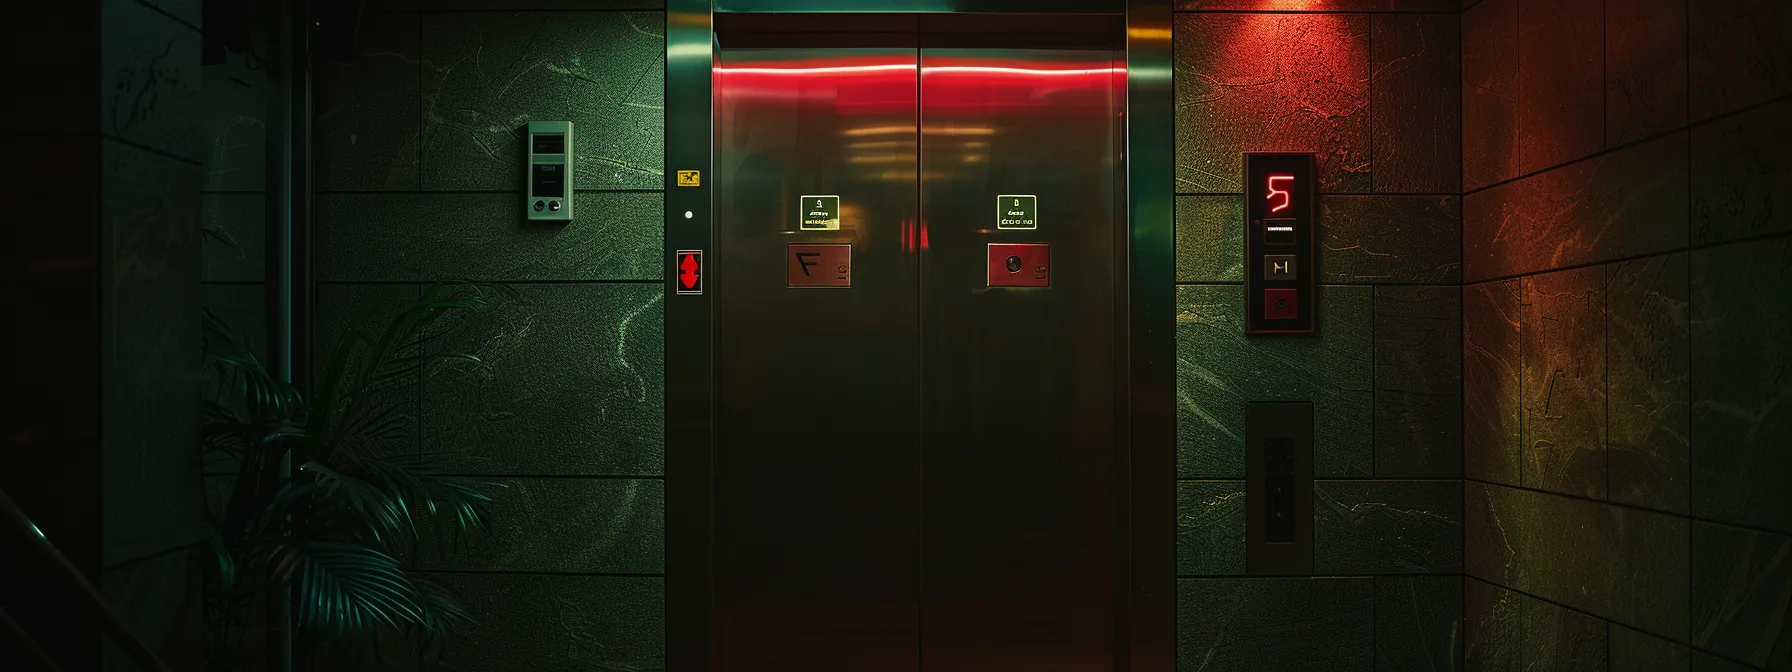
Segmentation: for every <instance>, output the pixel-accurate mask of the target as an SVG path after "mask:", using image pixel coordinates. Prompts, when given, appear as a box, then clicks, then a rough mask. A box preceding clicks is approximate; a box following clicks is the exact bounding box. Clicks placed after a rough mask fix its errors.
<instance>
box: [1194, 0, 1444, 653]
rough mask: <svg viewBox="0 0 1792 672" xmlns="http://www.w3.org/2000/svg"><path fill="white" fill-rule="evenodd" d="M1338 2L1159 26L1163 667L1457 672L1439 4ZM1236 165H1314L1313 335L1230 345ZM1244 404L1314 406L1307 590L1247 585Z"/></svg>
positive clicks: (1238, 325)
mask: <svg viewBox="0 0 1792 672" xmlns="http://www.w3.org/2000/svg"><path fill="white" fill-rule="evenodd" d="M1339 4H1340V5H1341V6H1339V7H1330V6H1328V7H1327V8H1326V9H1327V10H1328V11H1325V12H1311V13H1309V12H1301V11H1257V10H1263V9H1265V8H1264V7H1263V6H1262V4H1261V3H1250V2H1228V1H1226V0H1211V1H1209V0H1198V1H1197V0H1191V1H1188V2H1183V3H1180V4H1179V9H1180V10H1181V11H1179V13H1178V14H1177V15H1176V17H1175V35H1174V38H1175V39H1174V46H1173V51H1174V65H1175V91H1176V93H1175V95H1176V99H1177V105H1176V109H1177V116H1176V122H1175V123H1176V138H1177V146H1176V157H1177V158H1176V170H1177V173H1176V190H1177V192H1178V194H1177V196H1176V222H1175V224H1176V236H1175V238H1176V282H1177V285H1178V286H1177V288H1176V332H1175V334H1176V349H1177V353H1176V358H1177V362H1176V378H1177V388H1176V392H1177V416H1176V417H1177V477H1178V479H1179V483H1178V487H1177V495H1178V496H1177V508H1178V520H1177V528H1176V535H1177V536H1176V539H1177V544H1176V546H1177V574H1178V576H1179V577H1180V578H1179V579H1178V582H1179V585H1180V593H1179V595H1180V599H1179V609H1178V616H1177V626H1176V627H1177V632H1178V637H1179V639H1178V646H1177V668H1178V669H1181V670H1239V669H1264V670H1268V669H1275V670H1306V669H1311V670H1369V669H1379V670H1455V669H1459V668H1460V667H1461V658H1462V641H1463V639H1462V630H1463V625H1462V608H1461V604H1462V600H1463V598H1462V578H1461V574H1462V562H1463V557H1462V533H1463V529H1462V525H1463V517H1462V516H1463V510H1462V485H1461V483H1462V482H1461V477H1462V469H1463V464H1462V457H1463V452H1462V444H1461V438H1462V425H1463V420H1462V395H1461V388H1462V374H1463V364H1462V362H1463V354H1462V338H1461V335H1460V334H1461V325H1462V315H1463V311H1462V293H1461V282H1462V271H1463V269H1462V253H1461V240H1462V237H1461V230H1462V227H1461V225H1462V218H1461V208H1462V201H1461V198H1460V196H1459V191H1460V187H1459V186H1458V184H1457V177H1456V176H1457V175H1458V172H1459V166H1460V161H1459V160H1458V158H1457V152H1456V145H1457V142H1456V138H1457V136H1458V135H1459V131H1458V129H1457V114H1456V111H1457V107H1456V105H1455V99H1456V94H1455V91H1456V87H1457V86H1458V83H1459V77H1458V75H1457V73H1458V69H1459V56H1458V48H1457V34H1458V30H1457V20H1458V11H1457V10H1458V7H1457V5H1456V3H1455V2H1432V3H1423V2H1421V3H1408V2H1377V1H1374V0H1361V1H1358V2H1349V3H1339ZM1276 9H1278V10H1279V9H1280V8H1276ZM1385 10H1400V11H1399V13H1393V12H1388V11H1385ZM1247 151H1307V152H1314V153H1315V156H1316V158H1317V160H1318V164H1319V170H1318V176H1319V195H1318V203H1317V205H1318V210H1319V216H1318V229H1317V231H1318V234H1319V236H1318V248H1319V249H1318V255H1319V256H1318V260H1317V261H1318V266H1317V271H1318V282H1319V291H1318V296H1317V297H1316V305H1317V306H1318V311H1319V313H1318V326H1317V330H1316V333H1314V334H1312V335H1310V336H1295V337H1247V336H1245V335H1244V328H1243V327H1244V325H1243V311H1244V301H1245V293H1244V288H1243V286H1242V282H1243V279H1244V276H1243V274H1244V273H1245V271H1246V269H1244V268H1243V267H1242V259H1243V247H1244V245H1243V231H1244V221H1243V220H1244V196H1243V194H1242V193H1241V189H1242V185H1241V184H1240V176H1239V174H1240V170H1241V165H1242V161H1243V157H1242V153H1243V152H1247ZM1251 401H1310V402H1312V403H1313V404H1314V425H1315V426H1314V432H1315V443H1314V463H1315V464H1314V467H1315V478H1316V479H1317V480H1316V482H1315V484H1314V491H1315V492H1314V495H1315V496H1314V505H1313V508H1314V515H1313V521H1312V524H1313V525H1314V540H1313V544H1314V550H1313V553H1314V559H1313V569H1314V573H1315V575H1316V577H1315V578H1265V577H1251V576H1247V575H1246V567H1245V501H1246V495H1245V484H1244V481H1242V480H1238V479H1242V478H1243V477H1244V475H1245V445H1244V410H1245V407H1246V404H1247V403H1248V402H1251Z"/></svg>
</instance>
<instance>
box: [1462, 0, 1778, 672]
mask: <svg viewBox="0 0 1792 672" xmlns="http://www.w3.org/2000/svg"><path fill="white" fill-rule="evenodd" d="M1789 35H1792V6H1788V5H1787V4H1786V3H1784V2H1780V1H1778V0H1753V1H1741V0H1603V1H1600V0H1576V1H1574V2H1560V1H1559V0H1479V1H1478V2H1475V3H1473V4H1472V6H1469V7H1467V8H1466V9H1465V10H1464V11H1463V13H1462V97H1463V101H1462V120H1463V135H1462V147H1463V152H1464V154H1463V163H1462V179H1463V189H1464V197H1463V246H1462V254H1463V280H1464V283H1465V286H1464V288H1463V306H1462V311H1463V352H1464V357H1465V360H1464V363H1463V365H1464V368H1463V377H1464V381H1463V382H1464V392H1465V396H1464V399H1463V406H1464V418H1463V425H1464V433H1463V436H1464V444H1463V448H1464V451H1463V465H1464V479H1465V483H1464V489H1465V492H1464V507H1465V540H1464V571H1465V573H1466V574H1467V579H1466V586H1467V588H1466V599H1465V626H1466V633H1465V642H1466V651H1467V663H1468V668H1469V669H1474V670H1508V669H1511V670H1516V669H1551V670H1600V671H1603V670H1607V669H1611V670H1620V669H1622V670H1689V669H1690V670H1744V669H1770V670H1785V669H1792V631H1789V630H1788V626H1787V622H1788V621H1787V619H1788V616H1792V614H1789V613H1788V609H1789V603H1792V559H1789V558H1792V536H1789V535H1792V497H1789V496H1788V495H1787V490H1786V488H1785V482H1786V481H1787V480H1788V479H1792V407H1788V406H1787V405H1786V404H1785V403H1784V402H1785V400H1786V398H1787V396H1788V394H1792V374H1788V370H1789V367H1788V365H1789V364H1792V354H1788V353H1789V348H1788V346H1789V345H1792V276H1789V275H1788V273H1787V269H1788V268H1789V267H1792V236H1788V235H1787V234H1788V233H1789V232H1792V212H1789V210H1792V127H1789V126H1788V124H1787V120H1788V119H1792V101H1789V100H1788V97H1787V95H1788V93H1792V57H1789V56H1792V51H1789V49H1792V47H1789V44H1792V39H1788V38H1789Z"/></svg>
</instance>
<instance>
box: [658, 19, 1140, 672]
mask: <svg viewBox="0 0 1792 672" xmlns="http://www.w3.org/2000/svg"><path fill="white" fill-rule="evenodd" d="M1119 58H1120V57H1119V55H1118V54H1116V53H1114V52H1112V51H1107V50H1096V51H1076V50H990V49H976V50H965V49H952V50H947V49H939V50H936V49H912V48H911V49H727V48H724V49H723V50H722V51H721V53H720V55H719V56H718V64H717V68H716V74H715V92H716V103H717V109H716V120H717V126H716V143H717V144H716V163H715V166H716V168H715V170H716V178H717V181H716V190H715V198H716V201H715V213H716V214H715V243H714V244H715V250H714V251H713V252H712V254H713V258H712V262H711V264H710V268H709V269H707V270H708V277H707V278H706V279H705V281H706V282H707V283H708V284H709V287H710V288H711V291H712V292H714V295H715V303H714V306H715V308H714V310H715V315H714V318H715V338H716V341H715V342H716V353H715V356H716V357H715V362H716V370H715V371H716V372H715V376H716V379H715V395H716V398H715V404H716V405H715V408H716V411H715V412H716V417H715V428H716V443H715V446H714V451H715V452H714V456H715V457H714V459H715V475H716V476H715V478H716V480H715V488H716V490H715V507H716V509H715V524H716V529H715V539H716V544H715V549H716V550H715V553H716V555H715V557H714V559H713V566H714V567H715V568H716V581H715V589H716V591H717V593H716V595H715V596H714V604H715V608H716V620H715V626H716V639H715V645H716V649H717V656H716V660H717V661H718V663H717V665H718V669H721V670H748V671H753V672H758V671H762V670H787V671H793V672H794V671H804V672H807V671H810V670H815V671H834V670H852V671H855V672H861V671H870V672H877V671H882V670H904V671H912V670H917V669H920V670H977V671H979V672H981V671H986V670H1044V671H1050V670H1079V671H1082V670H1102V669H1110V668H1111V667H1112V664H1113V661H1114V645H1115V640H1114V637H1115V622H1114V621H1115V617H1116V614H1117V604H1116V602H1115V595H1116V591H1117V589H1118V588H1119V587H1120V582H1119V581H1118V580H1117V579H1116V577H1117V576H1118V572H1119V571H1120V569H1121V567H1122V563H1120V562H1119V559H1118V558H1117V557H1116V553H1117V549H1118V548H1120V546H1119V540H1120V532H1121V530H1120V529H1119V527H1118V524H1119V521H1120V520H1121V519H1122V516H1123V512H1124V506H1125V502H1124V499H1123V496H1124V486H1123V484H1122V483H1121V481H1120V480H1119V479H1118V476H1119V474H1120V473H1121V472H1120V471H1119V468H1120V467H1121V466H1122V462H1121V454H1122V453H1121V446H1122V444H1121V443H1120V441H1119V440H1118V438H1117V431H1116V429H1117V425H1116V417H1117V409H1118V408H1119V404H1120V403H1122V400H1120V399H1119V398H1118V395H1117V389H1116V385H1117V382H1118V381H1117V380H1116V372H1117V371H1118V370H1119V369H1118V365H1119V363H1120V362H1121V360H1120V357H1119V353H1118V350H1117V345H1116V344H1117V340H1116V334H1117V325H1119V324H1121V322H1120V321H1119V318H1120V315H1118V314H1117V313H1116V310H1115V306H1116V296H1117V295H1116V292H1115V287H1116V284H1115V283H1116V282H1117V276H1118V273H1119V272H1120V271H1122V270H1123V269H1122V268H1120V267H1118V266H1117V265H1116V262H1115V250H1116V248H1115V244H1114V241H1115V236H1116V235H1117V233H1118V231H1119V230H1118V229H1117V228H1116V227H1117V224H1118V222H1119V221H1121V220H1120V219H1119V217H1118V214H1117V210H1116V207H1117V203H1116V189H1117V178H1118V176H1119V175H1120V173H1119V152H1118V147H1119V146H1118V144H1117V143H1118V142H1119V138H1120V123H1121V120H1120V110H1121V107H1122V98H1121V91H1122V89H1121V88H1120V84H1121V83H1122V82H1123V81H1124V76H1123V73H1120V72H1118V71H1117V70H1116V63H1117V62H1119ZM1002 194H1027V195H1033V196H1034V197H1035V198H1036V204H1037V205H1036V208H1037V228H1036V229H1032V230H998V228H997V225H996V220H997V212H998V210H997V202H996V197H997V196H998V195H1002ZM805 195H808V196H838V197H839V215H840V217H839V219H840V228H839V230H837V231H827V230H820V231H817V230H803V228H802V226H801V224H800V222H801V219H802V217H801V215H802V214H803V213H804V212H805V211H806V210H807V208H806V207H799V206H800V205H804V204H799V202H798V199H799V197H802V196H805ZM814 243H848V244H851V245H852V246H853V247H852V263H851V265H852V269H851V274H850V275H851V286H850V287H813V286H790V285H791V284H792V279H793V278H791V277H790V276H789V274H790V273H791V272H792V271H791V268H792V267H791V266H790V261H791V257H790V256H789V255H790V252H791V250H790V248H789V246H790V245H791V244H814ZM990 243H1039V244H1047V245H1049V246H1050V266H1051V279H1050V282H1049V286H1047V287H989V286H987V282H986V280H987V279H986V271H987V267H986V263H985V262H986V246H987V245H988V244H990ZM668 487H669V488H670V487H677V484H676V483H673V484H669V485H668ZM673 645H676V643H673Z"/></svg>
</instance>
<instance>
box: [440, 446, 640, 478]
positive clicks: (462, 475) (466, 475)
mask: <svg viewBox="0 0 1792 672" xmlns="http://www.w3.org/2000/svg"><path fill="white" fill-rule="evenodd" d="M419 456H420V457H429V455H427V454H422V453H419ZM430 475H432V476H439V477H442V478H474V479H482V480H488V481H495V480H499V479H528V480H537V481H663V480H666V475H665V474H641V475H636V474H515V473H511V474H504V473H498V474H494V473H470V472H469V473H458V472H457V473H432V474H430Z"/></svg>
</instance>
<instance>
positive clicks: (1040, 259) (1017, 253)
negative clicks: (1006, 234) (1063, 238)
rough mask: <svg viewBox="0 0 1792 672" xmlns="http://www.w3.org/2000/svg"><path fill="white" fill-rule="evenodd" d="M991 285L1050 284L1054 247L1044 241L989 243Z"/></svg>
mask: <svg viewBox="0 0 1792 672" xmlns="http://www.w3.org/2000/svg"><path fill="white" fill-rule="evenodd" d="M985 263H986V265H987V269H986V270H987V271H988V273H987V276H988V279H989V282H988V286H990V287H1050V286H1051V285H1052V248H1051V246H1050V245H1048V244H1045V243H989V255H988V261H987V262H985Z"/></svg>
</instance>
